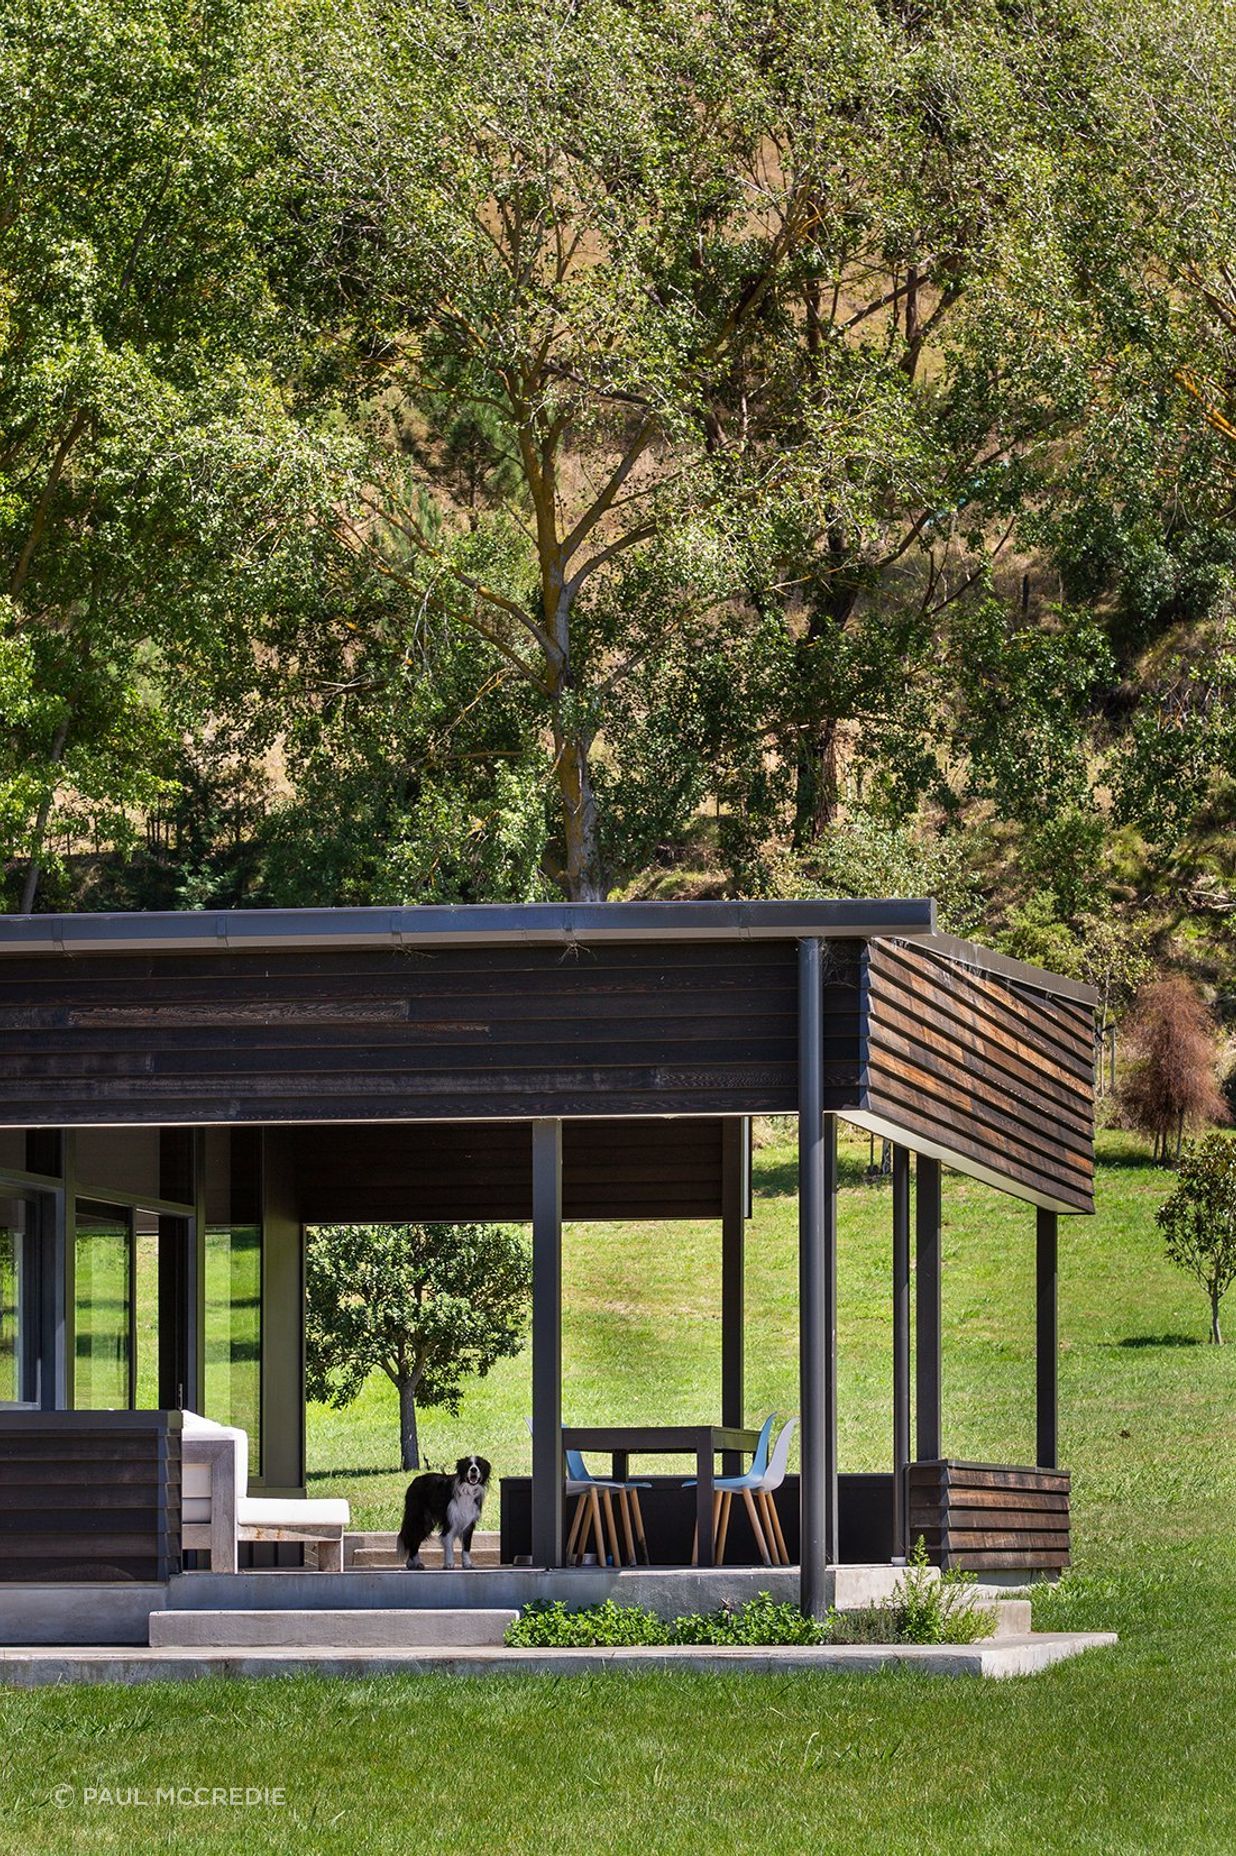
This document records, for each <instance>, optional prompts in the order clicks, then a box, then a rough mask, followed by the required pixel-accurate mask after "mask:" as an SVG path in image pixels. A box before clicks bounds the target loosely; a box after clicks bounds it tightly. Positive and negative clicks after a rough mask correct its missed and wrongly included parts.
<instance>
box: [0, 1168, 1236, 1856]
mask: <svg viewBox="0 0 1236 1856" xmlns="http://www.w3.org/2000/svg"><path fill="white" fill-rule="evenodd" d="M861 1151H862V1150H861V1149H860V1148H859V1147H858V1146H857V1145H855V1146H853V1147H852V1148H850V1149H848V1150H847V1160H848V1162H849V1166H848V1169H847V1176H846V1177H847V1181H848V1182H850V1183H847V1185H846V1189H845V1191H844V1193H843V1205H842V1242H841V1252H842V1267H841V1342H842V1371H841V1388H842V1426H841V1428H842V1439H843V1466H844V1467H847V1468H865V1467H878V1466H880V1465H881V1464H883V1463H884V1462H886V1460H887V1426H888V1415H887V1381H888V1367H889V1330H888V1311H887V1305H886V1288H887V1256H888V1222H889V1200H888V1194H887V1191H886V1190H885V1191H881V1190H879V1189H875V1190H873V1189H870V1188H866V1187H863V1186H862V1185H860V1184H859V1183H858V1182H857V1170H858V1166H859V1162H860V1159H861ZM1103 1155H1104V1165H1103V1168H1102V1173H1101V1179H1100V1213H1099V1216H1098V1217H1097V1218H1096V1219H1094V1220H1092V1221H1082V1220H1079V1221H1075V1222H1070V1223H1066V1224H1065V1225H1064V1227H1063V1229H1064V1236H1063V1242H1062V1259H1061V1261H1062V1297H1061V1334H1062V1363H1061V1365H1062V1372H1061V1397H1062V1413H1063V1447H1064V1455H1065V1459H1066V1461H1067V1462H1068V1463H1069V1464H1070V1466H1071V1467H1072V1468H1073V1471H1074V1478H1075V1481H1074V1489H1075V1515H1074V1519H1075V1525H1076V1546H1077V1558H1078V1567H1079V1576H1078V1577H1077V1579H1076V1580H1075V1581H1073V1582H1072V1584H1071V1586H1066V1587H1065V1588H1063V1590H1062V1592H1061V1593H1060V1594H1058V1595H1051V1596H1049V1597H1048V1598H1047V1600H1046V1602H1045V1603H1044V1605H1043V1606H1042V1607H1041V1609H1040V1622H1042V1623H1044V1624H1063V1623H1066V1622H1068V1623H1074V1624H1078V1625H1091V1626H1102V1625H1113V1626H1115V1627H1116V1628H1117V1629H1119V1630H1120V1631H1121V1633H1122V1639H1123V1641H1122V1643H1121V1646H1120V1648H1119V1649H1118V1650H1116V1651H1114V1652H1103V1653H1098V1654H1094V1655H1091V1656H1089V1657H1086V1658H1082V1659H1081V1660H1080V1661H1078V1662H1076V1663H1071V1664H1066V1665H1064V1666H1062V1667H1061V1668H1059V1669H1057V1670H1053V1671H1050V1672H1048V1673H1047V1674H1045V1675H1043V1676H1039V1677H1034V1678H1030V1679H1025V1680H1020V1681H1014V1682H1009V1683H1003V1684H990V1683H989V1684H979V1683H977V1682H964V1681H953V1682H950V1681H945V1680H941V1679H939V1678H934V1679H933V1678H931V1677H926V1676H917V1675H913V1674H905V1673H897V1674H895V1675H886V1676H881V1677H868V1678H853V1677H798V1678H756V1679H739V1678H729V1679H708V1678H697V1677H691V1676H680V1675H674V1676H669V1677H640V1678H629V1677H622V1676H617V1677H605V1678H595V1679H588V1680H584V1681H565V1682H561V1683H550V1682H544V1681H535V1680H531V1681H519V1680H503V1681H486V1682H477V1683H471V1682H469V1683H463V1682H460V1683H457V1684H454V1685H452V1684H449V1683H439V1682H436V1681H434V1682H416V1681H406V1680H402V1679H395V1680H384V1681H378V1682H373V1683H338V1684H332V1683H319V1682H302V1681H296V1682H290V1683H286V1684H285V1683H268V1684H255V1685H248V1686H240V1685H237V1686H229V1685H227V1684H224V1683H205V1684H200V1685H196V1686H193V1687H185V1688H183V1689H173V1688H158V1689H156V1688H148V1689H140V1690H128V1691H125V1690H107V1689H104V1690H98V1689H94V1690H77V1691H62V1692H58V1693H44V1694H38V1695H4V1694H2V1693H0V1800H2V1801H3V1802H4V1804H5V1805H6V1807H7V1809H6V1815H5V1817H4V1819H3V1820H0V1821H3V1822H4V1824H5V1827H6V1830H7V1837H6V1836H2V1835H0V1849H4V1850H7V1849H8V1848H12V1849H14V1850H17V1849H22V1850H26V1851H31V1852H43V1851H48V1852H53V1851H54V1852H57V1853H59V1852H63V1851H65V1850H68V1849H74V1850H78V1849H83V1850H96V1849H98V1850H120V1849H126V1850H127V1849H139V1850H145V1849H151V1848H161V1847H163V1846H164V1844H165V1843H169V1844H170V1843H171V1842H172V1840H173V1839H174V1840H175V1843H176V1846H177V1847H178V1848H182V1849H186V1850H190V1851H210V1852H212V1853H213V1852H219V1853H220V1856H222V1853H223V1852H230V1851H232V1850H235V1849H236V1848H239V1847H244V1848H245V1849H246V1850H247V1851H252V1852H262V1851H267V1850H270V1851H285V1850H286V1851H292V1850H295V1851H314V1852H316V1851H323V1852H335V1851H339V1852H344V1851H347V1852H361V1853H364V1852H388V1851H389V1852H391V1853H392V1856H403V1852H405V1851H408V1850H411V1849H414V1848H416V1849H419V1848H421V1847H423V1845H424V1844H425V1843H426V1841H428V1840H435V1841H436V1840H438V1839H440V1837H441V1836H442V1835H443V1834H447V1835H450V1836H451V1837H452V1840H454V1841H460V1842H461V1843H462V1844H464V1845H465V1846H466V1847H467V1848H468V1849H475V1850H477V1851H478V1852H480V1851H484V1852H491V1851H502V1852H507V1851H510V1852H524V1851H527V1852H529V1853H531V1852H533V1851H548V1852H557V1851H562V1852H569V1853H570V1856H574V1853H575V1852H577V1851H580V1850H582V1849H585V1848H587V1847H589V1846H595V1847H597V1848H600V1849H603V1850H607V1851H608V1850H616V1851H626V1850H636V1849H638V1850H640V1851H648V1852H656V1853H659V1852H667V1853H668V1852H678V1851H683V1852H686V1851H693V1852H698V1851H705V1852H712V1851H721V1850H730V1849H737V1850H759V1851H785V1852H793V1853H795V1856H797V1852H800V1851H801V1852H807V1851H829V1852H831V1851H837V1852H846V1856H850V1853H853V1856H868V1853H869V1852H870V1856H902V1853H903V1852H904V1853H905V1856H934V1853H935V1852H940V1856H944V1853H945V1852H948V1853H949V1856H991V1852H993V1851H1011V1852H1016V1853H1018V1856H1020V1852H1023V1851H1024V1852H1026V1856H1031V1853H1032V1852H1033V1853H1034V1856H1039V1853H1040V1852H1057V1851H1058V1852H1061V1853H1063V1852H1077V1851H1084V1852H1091V1851H1094V1852H1104V1853H1108V1852H1110V1853H1116V1852H1120V1853H1123V1852H1142V1851H1156V1852H1157V1851H1164V1852H1166V1851H1172V1852H1180V1853H1182V1856H1206V1853H1208V1852H1215V1856H1219V1852H1222V1853H1223V1856H1229V1853H1230V1852H1231V1851H1232V1850H1233V1849H1236V1788H1234V1786H1233V1782H1232V1772H1233V1761H1234V1756H1236V1598H1234V1597H1233V1586H1234V1582H1236V1544H1234V1543H1233V1538H1232V1536H1233V1523H1234V1522H1236V1447H1234V1446H1236V1347H1232V1348H1224V1349H1222V1350H1220V1349H1214V1348H1208V1347H1206V1346H1204V1345H1200V1344H1198V1343H1199V1342H1200V1341H1201V1340H1202V1339H1203V1338H1204V1335H1205V1329H1206V1309H1205V1303H1204V1300H1203V1298H1202V1296H1201V1295H1200V1293H1199V1292H1198V1291H1197V1290H1196V1289H1195V1288H1194V1287H1193V1286H1192V1285H1191V1284H1189V1283H1188V1282H1187V1281H1186V1280H1185V1279H1184V1278H1182V1277H1180V1276H1178V1275H1177V1274H1176V1272H1174V1271H1172V1270H1170V1269H1168V1267H1167V1266H1166V1264H1165V1263H1164V1262H1163V1260H1162V1257H1161V1255H1160V1251H1159V1245H1158V1242H1157V1237H1156V1232H1155V1227H1154V1221H1153V1210H1154V1207H1155V1205H1156V1204H1157V1202H1158V1200H1159V1199H1160V1198H1161V1196H1162V1194H1163V1191H1164V1190H1165V1181H1164V1178H1163V1176H1162V1175H1161V1174H1158V1173H1156V1172H1154V1171H1152V1170H1151V1169H1149V1168H1148V1167H1146V1166H1145V1165H1144V1164H1142V1163H1141V1162H1140V1161H1139V1159H1138V1156H1137V1154H1136V1153H1135V1152H1134V1151H1133V1150H1132V1149H1131V1148H1130V1146H1129V1145H1128V1143H1125V1142H1122V1141H1120V1140H1118V1139H1115V1138H1111V1137H1109V1138H1106V1139H1105V1141H1104V1144H1103ZM791 1181H792V1153H791V1151H790V1150H789V1149H787V1148H786V1147H784V1146H778V1145H775V1144H774V1145H770V1146H767V1147H765V1148H764V1149H763V1150H762V1151H761V1153H760V1155H759V1168H758V1175H757V1193H758V1197H757V1209H756V1217H755V1219H754V1222H753V1225H752V1229H751V1237H750V1246H749V1257H750V1269H749V1303H750V1344H749V1359H750V1366H749V1372H750V1382H751V1409H752V1412H753V1413H756V1412H760V1411H763V1410H766V1409H768V1408H770V1407H772V1406H776V1407H778V1408H779V1409H781V1410H783V1411H792V1410H794V1409H796V1405H797V1401H796V1398H795V1391H794V1378H795V1369H794V1346H795V1315H794V1299H795V1297H794V1290H795V1276H794V1265H793V1248H794V1208H793V1203H792V1200H790V1199H789V1198H788V1197H787V1196H786V1191H787V1188H788V1186H789V1185H790V1184H791ZM946 1204H947V1216H948V1228H947V1234H946V1235H947V1247H946V1256H947V1274H946V1279H945V1303H946V1330H947V1336H946V1432H945V1436H946V1444H947V1447H948V1449H949V1450H950V1451H952V1452H954V1453H957V1454H962V1455H974V1456H992V1457H997V1458H999V1457H1004V1458H1006V1459H1009V1460H1012V1459H1015V1458H1019V1457H1022V1458H1024V1457H1025V1456H1027V1455H1028V1453H1029V1451H1030V1437H1031V1418H1032V1413H1031V1400H1030V1389H1031V1338H1032V1328H1031V1321H1032V1267H1033V1214H1032V1213H1030V1212H1028V1211H1027V1210H1026V1209H1025V1208H1020V1207H1016V1206H1015V1205H1014V1204H1013V1202H1012V1201H1011V1200H1005V1199H1001V1198H1000V1197H999V1196H998V1195H996V1194H994V1193H991V1192H988V1191H986V1190H984V1189H982V1188H980V1187H977V1186H972V1185H970V1184H968V1183H963V1182H962V1181H960V1180H957V1179H950V1180H948V1182H947V1187H946ZM716 1251H717V1238H716V1234H715V1232H713V1231H711V1230H708V1229H705V1228H703V1227H695V1226H684V1227H674V1228H672V1229H667V1228H666V1227H660V1228H653V1229H651V1230H646V1231H643V1232H640V1231H636V1230H632V1229H629V1228H617V1227H614V1228H604V1229H597V1228H592V1229H591V1230H585V1229H583V1228H580V1229H578V1230H575V1231H573V1232H572V1233H571V1236H570V1244H569V1252H568V1267H567V1284H568V1316H567V1358H568V1364H567V1410H568V1412H569V1414H570V1415H571V1416H573V1417H577V1418H581V1419H582V1418H585V1417H594V1416H595V1417H598V1418H600V1417H605V1418H614V1419H618V1418H639V1417H652V1416H654V1415H655V1416H658V1417H669V1416H674V1415H682V1416H686V1415H692V1416H694V1415H698V1414H699V1413H701V1412H702V1411H705V1410H707V1411H711V1410H713V1409H715V1405H716V1389H715V1388H716V1356H717V1346H718V1321H717V1308H716V1297H715V1288H714V1284H715V1263H716ZM662 1310H672V1311H673V1312H672V1313H663V1312H662ZM1233 1319H1234V1321H1236V1311H1234V1315H1233ZM527 1373H528V1363H527V1359H526V1356H525V1357H524V1358H522V1359H520V1360H517V1361H513V1362H510V1363H508V1364H507V1365H506V1366H504V1367H503V1368H502V1369H501V1370H500V1371H499V1372H496V1373H495V1374H494V1375H493V1377H492V1379H491V1380H490V1381H489V1382H488V1383H487V1384H485V1385H483V1386H480V1387H478V1388H477V1389H476V1390H475V1391H474V1393H473V1394H472V1395H471V1396H470V1398H469V1400H468V1403H467V1406H466V1408H465V1410H464V1412H463V1414H462V1415H461V1417H460V1418H459V1419H458V1420H444V1419H441V1418H438V1417H435V1416H429V1417H428V1418H427V1420H426V1425H425V1433H426V1439H427V1447H428V1449H429V1451H430V1454H431V1455H433V1456H434V1457H435V1459H439V1458H443V1457H448V1456H451V1455H453V1454H454V1453H455V1452H456V1450H457V1449H459V1448H462V1447H468V1448H471V1447H476V1448H479V1449H484V1450H486V1452H487V1453H488V1454H490V1455H491V1456H492V1457H493V1458H494V1460H495V1461H496V1463H497V1464H498V1465H499V1468H500V1469H501V1470H513V1469H517V1468H520V1467H524V1466H526V1463H527V1456H528V1445H527V1434H526V1432H525V1430H524V1426H523V1418H524V1414H525V1412H526V1410H527V1400H528V1381H527ZM393 1415H394V1414H393V1408H392V1400H391V1398H390V1396H389V1394H388V1393H387V1392H386V1391H385V1390H384V1389H383V1388H381V1387H378V1386H376V1385H375V1386H373V1387H371V1388H370V1389H369V1392H368V1394H367V1396H366V1398H365V1399H364V1400H363V1401H362V1402H361V1404H360V1405H359V1406H357V1407H354V1408H353V1409H352V1410H351V1411H349V1412H346V1413H323V1412H315V1413H313V1414H312V1421H311V1430H310V1436H311V1449H312V1453H313V1461H314V1464H315V1466H316V1474H315V1481H314V1485H313V1486H314V1489H315V1491H317V1490H322V1491H325V1490H326V1489H329V1488H335V1487H338V1488H342V1489H345V1490H346V1491H347V1493H348V1494H349V1495H350V1497H351V1498H352V1501H353V1505H354V1509H355V1512H356V1514H357V1517H358V1519H359V1520H361V1521H363V1522H366V1523H368V1524H371V1525H375V1526H378V1525H387V1526H389V1525H393V1516H394V1512H395V1508H396V1505H397V1498H398V1494H399V1490H400V1488H401V1486H402V1480H403V1479H402V1478H401V1477H400V1476H399V1475H398V1473H397V1472H394V1471H392V1470H391V1467H390V1465H391V1463H392V1461H393V1454H392V1452H393V1447H394V1445H393V1440H394V1437H395V1427H394V1423H393ZM62 1783H63V1784H70V1785H74V1786H76V1787H78V1788H79V1792H80V1788H82V1787H85V1786H91V1785H93V1786H96V1787H99V1786H110V1787H111V1788H113V1790H114V1789H116V1788H119V1787H126V1786H127V1787H138V1788H142V1789H144V1790H145V1791H146V1792H148V1793H153V1792H154V1790H155V1788H156V1787H157V1786H158V1785H160V1784H162V1785H207V1786H215V1785H218V1786H244V1785H247V1784H248V1785H254V1786H267V1787H271V1786H282V1787H284V1788H285V1791H286V1803H284V1804H282V1805H279V1806H256V1807H252V1808H244V1807H229V1806H218V1807H210V1806H205V1807H202V1808H194V1807H182V1808H176V1807H151V1808H147V1807H141V1806H138V1807H133V1806H124V1805H115V1806H113V1805H107V1804H105V1803H99V1804H94V1805H85V1804H84V1803H83V1802H82V1801H81V1799H80V1796H78V1798H77V1799H76V1801H75V1802H74V1803H72V1804H70V1805H68V1806H66V1807H65V1808H63V1809H61V1808H58V1807H57V1806H55V1805H54V1804H53V1803H51V1802H49V1799H50V1795H51V1792H52V1790H53V1788H54V1787H55V1786H57V1785H58V1784H62ZM453 1823H459V1824H460V1825H461V1826H462V1829H461V1830H460V1832H459V1833H458V1835H456V1834H455V1833H453V1832H451V1831H450V1830H449V1829H448V1830H447V1831H445V1832H444V1830H443V1826H449V1825H451V1824H453Z"/></svg>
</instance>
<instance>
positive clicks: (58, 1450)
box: [0, 1412, 181, 1583]
mask: <svg viewBox="0 0 1236 1856" xmlns="http://www.w3.org/2000/svg"><path fill="white" fill-rule="evenodd" d="M180 1512H181V1496H180V1416H179V1413H172V1414H169V1413H162V1412H132V1413H127V1412H50V1413H43V1412H12V1413H3V1414H0V1583H2V1582H3V1581H5V1580H23V1581H26V1580H34V1579H44V1580H48V1581H52V1582H55V1581H57V1580H64V1581H68V1582H74V1581H83V1580H86V1581H95V1580H98V1581H114V1580H127V1579H153V1580H161V1579H166V1578H167V1577H169V1575H170V1574H171V1573H173V1572H176V1571H178V1570H179V1568H180Z"/></svg>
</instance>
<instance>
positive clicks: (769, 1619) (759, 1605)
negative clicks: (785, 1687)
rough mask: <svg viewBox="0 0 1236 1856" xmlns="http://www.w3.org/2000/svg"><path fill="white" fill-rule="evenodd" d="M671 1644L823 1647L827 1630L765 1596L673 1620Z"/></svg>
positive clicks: (790, 1606) (795, 1607)
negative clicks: (818, 1644) (820, 1645)
mask: <svg viewBox="0 0 1236 1856" xmlns="http://www.w3.org/2000/svg"><path fill="white" fill-rule="evenodd" d="M673 1632H674V1639H673V1640H674V1642H675V1643H748V1644H790V1643H826V1642H827V1641H828V1629H827V1626H826V1625H825V1624H821V1623H820V1622H819V1621H818V1620H817V1619H815V1618H805V1617H804V1616H803V1614H802V1612H801V1611H800V1610H799V1609H798V1606H797V1605H791V1604H783V1603H778V1602H777V1600H776V1599H774V1598H772V1597H770V1596H769V1594H768V1593H767V1592H761V1593H760V1594H759V1596H758V1597H757V1598H749V1599H748V1600H747V1602H746V1604H745V1605H735V1606H729V1605H723V1606H721V1608H720V1609H719V1610H717V1611H701V1612H694V1613H691V1614H690V1615H688V1616H686V1617H681V1618H678V1619H676V1620H675V1622H674V1625H673Z"/></svg>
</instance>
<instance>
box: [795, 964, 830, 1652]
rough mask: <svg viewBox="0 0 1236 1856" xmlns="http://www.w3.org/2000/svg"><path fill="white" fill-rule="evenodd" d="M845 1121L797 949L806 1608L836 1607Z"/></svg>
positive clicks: (817, 985) (811, 979) (807, 972)
mask: <svg viewBox="0 0 1236 1856" xmlns="http://www.w3.org/2000/svg"><path fill="white" fill-rule="evenodd" d="M836 1215H837V1123H836V1118H835V1116H832V1115H829V1116H828V1117H827V1118H826V1117H825V1115H824V975H823V962H822V948H821V944H820V942H819V940H818V939H816V938H814V937H810V938H808V939H806V940H803V941H800V942H799V947H798V1272H799V1316H798V1319H799V1380H800V1385H799V1408H800V1414H801V1424H802V1432H801V1453H802V1454H801V1461H802V1470H801V1477H800V1499H801V1505H802V1506H801V1547H800V1554H799V1558H800V1562H801V1564H800V1579H801V1586H800V1603H801V1606H802V1609H803V1612H804V1614H805V1615H806V1616H808V1617H822V1616H823V1615H824V1613H825V1612H826V1611H827V1609H828V1592H827V1585H826V1570H827V1568H828V1566H829V1564H830V1563H835V1561H836V1558H837V1347H836V1326H837V1223H836Z"/></svg>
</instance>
